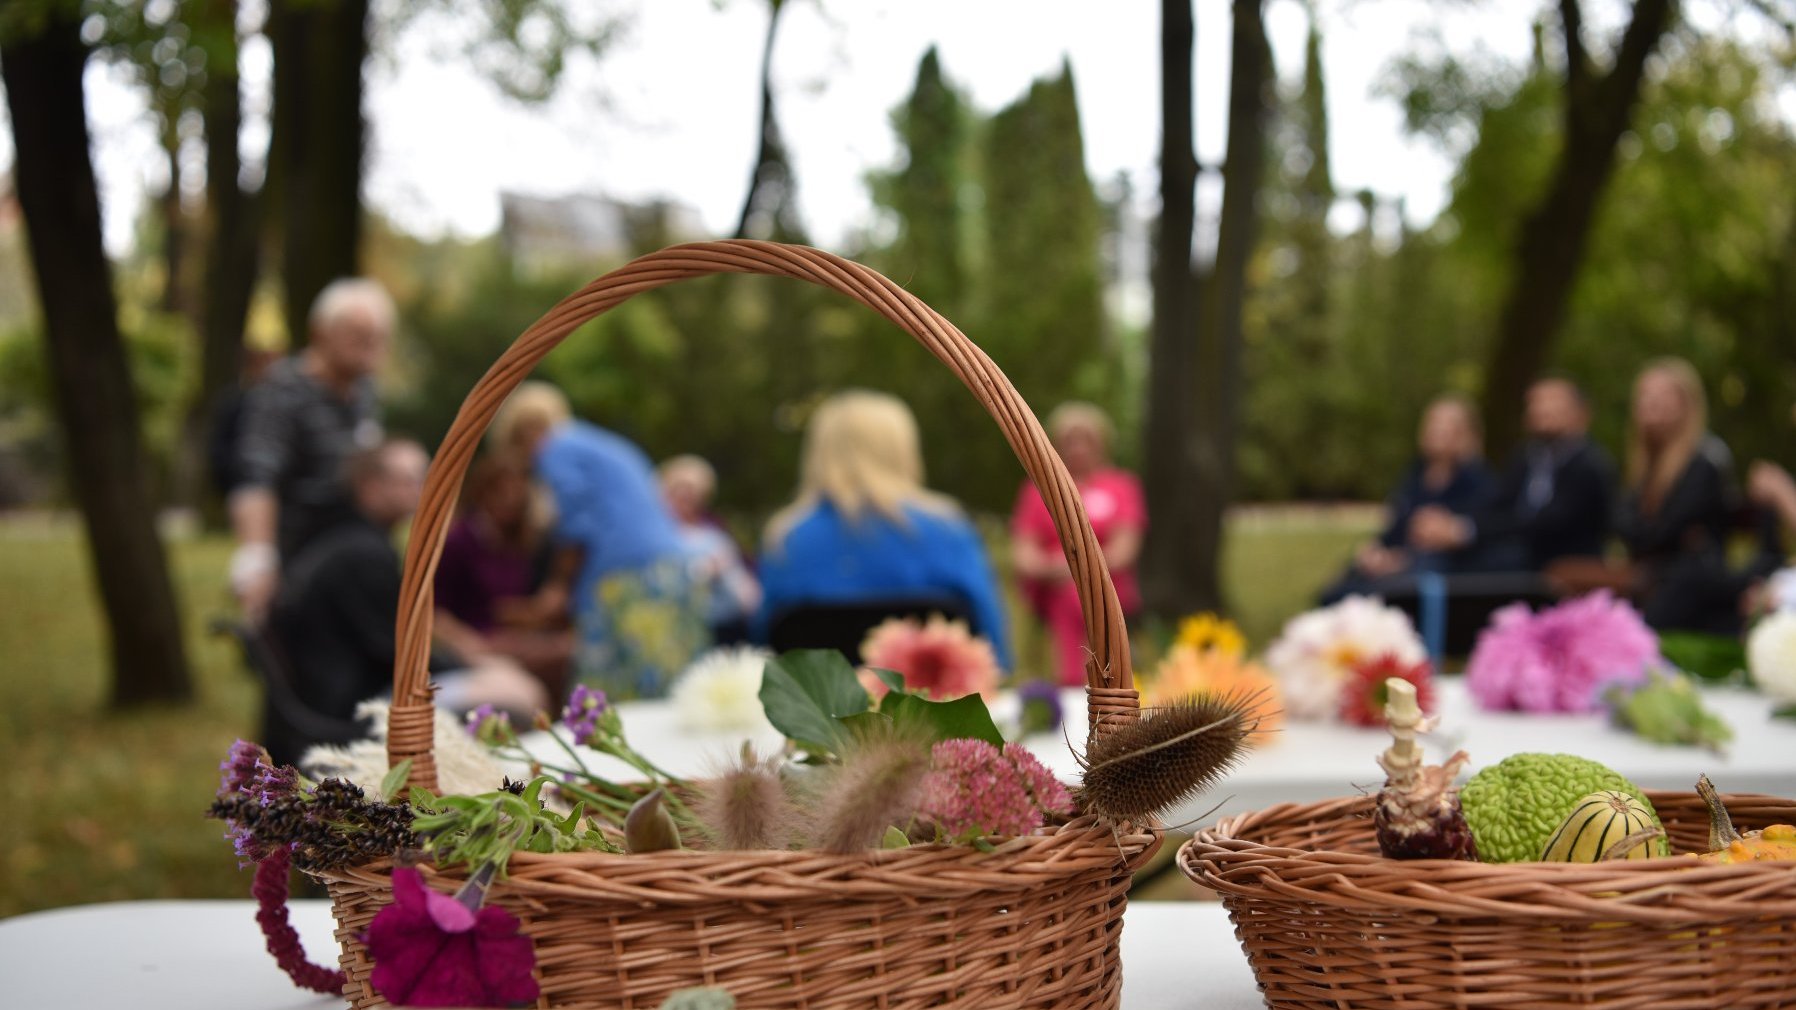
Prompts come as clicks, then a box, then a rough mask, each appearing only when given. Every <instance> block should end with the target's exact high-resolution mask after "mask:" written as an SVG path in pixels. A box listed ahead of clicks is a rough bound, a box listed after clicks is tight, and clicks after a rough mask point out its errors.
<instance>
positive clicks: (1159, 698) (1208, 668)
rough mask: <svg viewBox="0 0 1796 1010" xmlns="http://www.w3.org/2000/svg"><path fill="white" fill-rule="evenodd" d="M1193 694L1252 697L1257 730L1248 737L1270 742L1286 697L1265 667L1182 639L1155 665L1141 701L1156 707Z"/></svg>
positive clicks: (1237, 655) (1257, 740)
mask: <svg viewBox="0 0 1796 1010" xmlns="http://www.w3.org/2000/svg"><path fill="white" fill-rule="evenodd" d="M1236 634H1237V635H1239V632H1236ZM1193 694H1223V695H1238V696H1242V697H1251V698H1252V699H1253V700H1254V704H1253V706H1252V707H1253V713H1254V715H1255V716H1256V717H1257V718H1258V720H1259V724H1258V727H1257V729H1256V730H1255V732H1254V733H1253V734H1252V735H1251V736H1250V737H1249V740H1250V741H1251V742H1253V743H1255V744H1264V743H1267V742H1269V741H1270V739H1271V735H1272V733H1273V732H1274V731H1276V730H1277V729H1278V727H1279V723H1280V722H1281V721H1282V716H1283V714H1284V713H1283V708H1284V704H1283V703H1284V697H1283V693H1282V692H1281V691H1280V690H1279V686H1278V680H1277V679H1276V678H1274V677H1273V676H1272V675H1271V674H1269V673H1267V672H1266V670H1265V668H1264V667H1262V666H1260V665H1259V664H1258V663H1252V662H1248V661H1247V660H1245V659H1243V658H1242V657H1241V654H1240V653H1239V652H1224V651H1222V650H1221V649H1209V650H1206V651H1201V652H1200V651H1198V650H1197V649H1194V648H1192V647H1191V646H1189V645H1186V644H1184V643H1183V642H1180V643H1179V644H1177V645H1174V646H1173V647H1172V651H1171V652H1169V653H1167V654H1166V658H1165V659H1162V660H1161V661H1160V665H1159V666H1158V667H1157V668H1155V670H1154V675H1153V678H1152V681H1151V682H1150V683H1149V685H1148V687H1147V690H1145V691H1143V692H1142V699H1141V703H1142V705H1144V706H1146V707H1148V708H1153V707H1156V706H1160V705H1168V704H1171V703H1172V702H1174V701H1176V700H1178V699H1179V698H1183V697H1186V696H1188V695H1193Z"/></svg>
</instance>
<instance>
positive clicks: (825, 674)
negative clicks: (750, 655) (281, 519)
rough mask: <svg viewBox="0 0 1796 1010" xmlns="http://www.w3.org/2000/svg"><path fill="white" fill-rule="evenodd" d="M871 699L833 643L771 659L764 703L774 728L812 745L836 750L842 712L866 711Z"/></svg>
mask: <svg viewBox="0 0 1796 1010" xmlns="http://www.w3.org/2000/svg"><path fill="white" fill-rule="evenodd" d="M871 702H872V699H870V698H869V697H868V696H867V689H866V688H864V687H862V686H861V683H860V680H859V679H857V678H856V677H855V675H854V667H852V666H849V665H848V660H846V659H843V658H842V654H841V653H839V652H836V651H835V650H834V649H802V650H798V651H795V652H788V653H786V654H785V655H783V656H776V657H775V658H773V659H770V660H768V661H767V667H766V669H765V671H764V672H763V673H762V675H761V705H762V707H763V708H765V709H766V711H767V721H768V722H771V723H773V726H774V728H775V729H778V730H779V731H780V732H781V733H784V734H785V735H786V736H787V737H789V738H790V739H792V740H795V741H797V742H798V744H799V745H800V746H803V747H806V748H808V749H811V750H833V749H834V748H835V745H836V744H837V743H838V742H840V740H841V738H842V725H841V723H839V722H837V721H836V720H837V719H839V718H841V717H843V716H850V715H858V714H860V713H862V712H865V711H867V708H868V706H869V705H870V704H871Z"/></svg>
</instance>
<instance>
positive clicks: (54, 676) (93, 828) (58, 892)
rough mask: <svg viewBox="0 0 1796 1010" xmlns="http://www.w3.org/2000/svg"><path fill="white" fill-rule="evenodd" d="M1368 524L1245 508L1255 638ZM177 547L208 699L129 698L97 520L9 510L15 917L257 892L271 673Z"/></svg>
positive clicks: (6, 851) (197, 548) (2, 647)
mask: <svg viewBox="0 0 1796 1010" xmlns="http://www.w3.org/2000/svg"><path fill="white" fill-rule="evenodd" d="M1364 533H1365V525H1364V523H1363V521H1356V520H1342V519H1338V518H1331V517H1327V516H1321V517H1317V516H1310V515H1308V514H1307V513H1306V514H1293V515H1284V514H1282V513H1273V514H1264V513H1260V514H1255V515H1253V516H1251V517H1244V518H1243V519H1241V520H1239V521H1237V522H1236V523H1234V524H1233V525H1232V527H1231V535H1230V539H1229V544H1228V551H1227V555H1226V559H1225V565H1226V573H1225V578H1226V580H1227V583H1226V585H1227V588H1226V591H1227V592H1228V593H1229V594H1230V598H1231V599H1232V600H1233V602H1234V607H1235V610H1236V616H1237V617H1238V618H1239V620H1240V621H1241V623H1242V626H1243V628H1244V629H1245V630H1246V632H1247V634H1248V636H1249V640H1250V641H1251V642H1252V643H1253V645H1254V646H1255V648H1261V647H1263V646H1264V645H1265V643H1266V642H1267V640H1268V639H1269V638H1270V636H1272V635H1274V634H1276V633H1277V631H1278V627H1279V625H1280V624H1281V623H1282V622H1283V621H1284V619H1285V618H1287V617H1289V616H1290V615H1291V614H1294V613H1296V612H1298V611H1299V610H1301V609H1303V608H1304V607H1305V606H1307V605H1308V601H1309V599H1310V597H1311V596H1312V595H1313V594H1314V592H1315V590H1316V589H1317V588H1318V587H1319V586H1321V585H1322V584H1323V583H1324V582H1325V581H1327V580H1328V579H1329V578H1331V577H1332V576H1333V574H1334V573H1335V572H1336V571H1337V570H1338V569H1339V567H1340V565H1341V563H1342V561H1343V559H1345V558H1346V557H1347V555H1348V553H1349V552H1350V551H1351V549H1352V545H1353V543H1354V542H1355V541H1356V540H1357V539H1358V538H1359V537H1360V536H1363V535H1364ZM171 550H172V563H173V565H174V568H175V571H174V574H175V578H176V581H177V589H178V591H179V592H180V595H181V601H182V605H183V612H184V614H185V615H186V619H187V622H188V625H189V632H190V633H189V637H188V648H189V656H190V658H191V660H192V664H193V671H194V677H195V688H196V692H197V697H196V700H195V701H194V703H193V704H191V705H188V706H183V707H177V708H166V709H150V710H139V711H132V712H128V713H113V712H108V711H107V710H106V708H105V700H106V677H107V670H106V665H105V651H106V646H105V631H104V628H103V627H102V625H101V623H100V619H99V611H98V606H97V603H96V601H95V597H94V593H93V587H92V581H91V576H90V573H89V570H88V564H87V557H86V554H85V552H84V550H83V546H82V539H81V536H80V528H79V526H78V525H76V524H75V523H74V522H72V521H69V520H66V519H61V520H54V521H52V520H45V519H42V518H37V517H32V518H25V519H12V520H6V521H0V573H3V574H0V767H4V768H5V769H6V771H5V775H4V778H5V781H6V783H7V785H6V792H5V796H6V798H7V800H8V802H7V803H6V809H7V811H8V816H6V817H5V818H3V819H0V916H7V915H15V914H18V913H20V912H26V911H30V910H32V909H38V908H49V907H54V906H58V905H69V904H78V903H82V902H94V901H113V900H121V899H136V898H226V897H244V896H247V894H248V888H249V880H248V876H247V874H246V873H242V872H239V871H238V869H237V867H236V862H235V860H234V858H233V857H232V855H231V851H230V848H229V846H228V845H227V844H226V843H225V842H224V841H223V839H222V837H221V834H222V832H221V828H220V826H219V825H218V824H217V823H216V822H213V821H209V820H205V819H204V818H202V817H201V811H203V810H204V809H205V806H206V804H207V802H208V800H209V798H210V796H211V793H212V791H213V789H215V788H216V786H217V778H218V761H219V759H220V757H221V756H222V755H223V754H224V751H225V749H226V748H227V747H228V746H229V745H230V743H231V741H232V740H234V739H236V738H237V737H240V736H241V737H249V736H251V735H253V734H254V732H255V724H256V708H257V698H258V695H257V690H256V688H255V686H254V685H253V683H252V682H251V681H250V679H249V677H248V676H247V675H246V674H245V673H244V672H243V671H242V669H241V668H240V667H239V665H238V660H237V657H236V654H235V652H234V650H233V649H232V648H231V647H230V646H229V645H228V644H227V643H224V642H220V641H216V640H213V639H210V638H208V637H207V636H206V635H205V634H204V627H205V623H206V620H207V619H208V618H209V617H210V616H212V615H213V614H216V613H219V612H222V611H223V610H224V609H225V603H226V601H225V599H224V596H223V591H222V588H221V587H222V585H223V572H224V567H225V562H226V559H227V557H228V554H229V545H228V543H226V542H225V541H224V540H222V539H216V538H208V539H199V540H190V541H183V542H179V543H176V544H174V545H173V546H172V548H171ZM999 556H1002V555H1001V554H1000V555H999ZM1028 637H1033V638H1036V639H1037V640H1039V637H1040V636H1039V635H1030V636H1028ZM1027 651H1028V650H1025V654H1027Z"/></svg>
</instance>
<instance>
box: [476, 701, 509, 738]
mask: <svg viewBox="0 0 1796 1010" xmlns="http://www.w3.org/2000/svg"><path fill="white" fill-rule="evenodd" d="M467 722H468V725H467V730H468V735H469V736H471V737H473V738H474V739H476V740H479V741H480V742H481V743H498V742H499V741H500V740H502V739H503V738H504V734H505V731H506V730H508V729H510V728H511V717H510V716H508V715H506V714H504V713H503V712H500V711H499V710H498V709H497V708H495V707H494V706H493V705H492V704H491V703H488V704H485V705H482V706H480V707H479V708H477V709H475V710H474V711H472V712H469V713H468V715H467Z"/></svg>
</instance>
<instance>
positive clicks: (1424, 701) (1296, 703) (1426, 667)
mask: <svg viewBox="0 0 1796 1010" xmlns="http://www.w3.org/2000/svg"><path fill="white" fill-rule="evenodd" d="M1266 665H1267V666H1268V667H1270V668H1271V669H1272V672H1273V674H1274V675H1275V676H1276V677H1277V678H1278V681H1279V684H1280V685H1281V686H1282V687H1283V689H1284V695H1285V698H1286V710H1287V711H1288V712H1289V713H1290V714H1291V716H1292V718H1295V719H1305V720H1322V719H1335V720H1339V721H1341V722H1345V723H1348V724H1350V725H1354V726H1363V727H1381V726H1383V725H1384V706H1385V702H1386V699H1387V697H1388V696H1387V694H1386V693H1385V683H1386V681H1387V680H1389V679H1390V678H1392V677H1395V678H1397V679H1399V680H1403V681H1407V682H1409V683H1410V684H1412V685H1414V687H1415V688H1416V697H1417V701H1418V703H1419V704H1420V706H1421V709H1422V711H1423V712H1430V711H1432V710H1433V708H1434V687H1433V679H1434V664H1433V663H1431V662H1429V660H1428V655H1427V651H1426V649H1424V647H1423V645H1422V638H1421V636H1420V635H1417V634H1416V629H1415V626H1414V625H1412V624H1411V623H1410V621H1409V616H1408V615H1407V614H1405V613H1403V611H1401V610H1398V609H1397V608H1395V607H1389V606H1386V605H1385V604H1384V603H1383V602H1381V601H1379V600H1377V599H1374V598H1372V597H1370V596H1349V597H1347V598H1346V599H1344V600H1342V601H1341V602H1339V603H1336V604H1333V605H1331V606H1327V607H1319V608H1317V609H1315V610H1311V611H1307V612H1305V613H1302V614H1299V615H1297V616H1296V617H1294V618H1292V619H1291V620H1290V621H1288V622H1286V624H1285V627H1284V630H1283V631H1282V632H1280V634H1279V636H1278V638H1277V640H1275V641H1274V642H1273V643H1272V645H1271V647H1270V648H1268V649H1267V650H1266Z"/></svg>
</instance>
